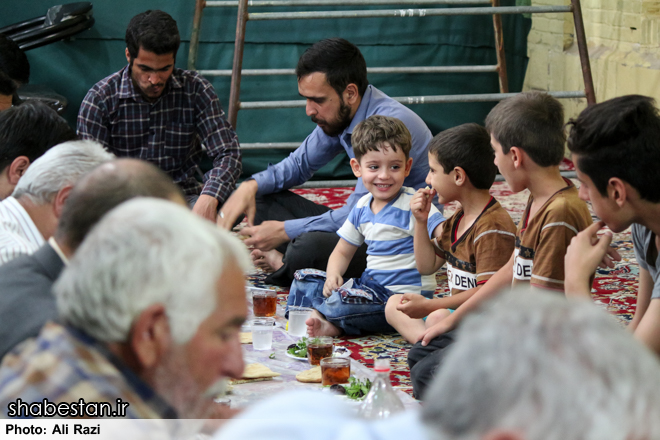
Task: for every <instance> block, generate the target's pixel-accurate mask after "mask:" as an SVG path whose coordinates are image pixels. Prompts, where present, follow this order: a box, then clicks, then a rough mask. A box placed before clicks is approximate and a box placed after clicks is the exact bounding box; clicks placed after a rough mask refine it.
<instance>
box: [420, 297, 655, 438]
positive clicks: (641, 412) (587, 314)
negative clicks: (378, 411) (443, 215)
mask: <svg viewBox="0 0 660 440" xmlns="http://www.w3.org/2000/svg"><path fill="white" fill-rule="evenodd" d="M501 296H502V298H499V299H497V300H495V301H494V302H493V303H490V304H489V305H488V306H487V307H486V308H485V310H483V311H482V312H481V313H479V314H477V315H476V316H471V317H469V318H468V319H466V320H465V322H464V324H463V325H462V326H461V328H460V330H459V333H458V338H457V342H456V343H455V344H454V346H453V347H451V348H450V349H449V350H450V351H449V352H448V354H447V357H446V358H445V359H444V361H443V363H442V365H441V366H440V367H439V369H438V375H437V377H436V378H435V380H434V382H433V384H432V385H431V387H430V388H429V390H428V392H427V394H426V397H427V401H426V402H425V405H424V408H423V420H424V423H425V425H426V426H427V428H429V429H430V430H431V432H432V433H433V434H434V435H435V436H437V437H439V438H443V439H480V438H482V436H483V435H484V434H486V433H487V432H488V431H489V430H491V429H510V430H514V431H517V432H519V433H522V434H523V437H524V438H526V439H529V440H540V439H544V440H560V439H561V440H573V439H574V440H578V439H579V440H602V439H608V440H626V439H642V438H644V439H646V438H648V439H650V438H660V421H658V417H657V415H658V413H660V364H659V363H658V359H657V358H656V357H655V356H654V355H653V354H652V353H651V352H650V351H649V350H648V349H647V348H646V347H644V346H642V344H641V343H639V342H638V341H636V340H635V339H634V338H633V337H632V335H631V334H630V333H629V332H627V331H625V330H624V329H623V328H622V327H621V326H620V325H618V324H617V323H616V322H615V319H614V318H613V317H611V316H609V315H608V314H607V313H605V312H604V311H602V310H600V309H598V308H597V307H594V305H593V304H590V302H589V301H567V300H566V299H565V298H563V297H558V296H557V295H556V294H549V293H540V292H532V291H529V290H522V291H521V290H514V291H513V292H511V293H507V294H502V295H501Z"/></svg>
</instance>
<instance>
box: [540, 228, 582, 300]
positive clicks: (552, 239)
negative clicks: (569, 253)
mask: <svg viewBox="0 0 660 440" xmlns="http://www.w3.org/2000/svg"><path fill="white" fill-rule="evenodd" d="M572 223H573V222H565V221H558V222H549V223H547V224H545V225H544V226H543V229H542V230H541V237H540V241H539V244H538V245H537V247H536V249H535V252H534V267H533V268H532V277H531V279H530V283H531V284H533V285H535V286H539V287H544V288H547V289H553V290H561V291H563V290H564V256H565V255H566V249H567V248H568V245H569V244H570V243H571V239H572V238H573V237H575V236H576V235H577V233H578V232H579V230H578V228H577V227H576V226H575V225H573V224H572Z"/></svg>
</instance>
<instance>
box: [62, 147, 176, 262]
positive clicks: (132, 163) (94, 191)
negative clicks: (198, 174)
mask: <svg viewBox="0 0 660 440" xmlns="http://www.w3.org/2000/svg"><path fill="white" fill-rule="evenodd" d="M134 197H156V198H160V199H168V200H171V201H173V202H176V203H179V204H181V205H184V206H185V199H184V197H183V193H182V192H181V190H180V189H179V187H177V186H176V185H175V184H174V183H172V179H171V178H170V177H169V176H168V175H167V174H165V173H164V172H163V171H161V170H160V169H159V168H157V167H156V166H154V165H151V164H150V163H148V162H144V161H140V160H137V159H118V160H114V161H111V162H108V163H105V164H103V165H100V166H98V167H97V168H95V169H94V170H92V171H91V172H90V173H89V174H87V175H86V176H85V177H83V178H82V179H81V180H80V181H79V182H78V183H77V184H76V185H75V186H74V188H73V189H72V190H71V193H70V194H69V197H68V199H67V201H66V203H65V204H64V208H63V209H62V215H61V217H60V221H59V224H58V228H57V231H56V233H55V239H56V240H57V242H58V243H59V244H60V245H63V246H64V247H66V248H68V249H69V250H70V251H71V252H73V251H75V249H76V248H77V247H78V246H79V245H80V243H81V242H82V241H83V239H84V238H85V235H87V233H88V232H89V230H90V229H91V228H92V227H93V226H94V225H95V224H96V223H97V222H98V221H99V220H100V219H101V217H103V216H104V215H105V214H106V213H107V212H108V211H110V210H111V209H112V208H114V207H115V206H117V205H119V204H121V203H122V202H124V201H126V200H128V199H132V198H134Z"/></svg>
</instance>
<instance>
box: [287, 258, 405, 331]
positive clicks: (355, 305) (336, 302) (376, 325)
mask: <svg viewBox="0 0 660 440" xmlns="http://www.w3.org/2000/svg"><path fill="white" fill-rule="evenodd" d="M352 280H353V286H352V288H351V289H339V290H336V291H334V292H332V295H330V297H329V298H326V297H324V296H323V285H324V284H325V272H323V271H320V270H313V269H312V270H310V269H305V270H299V271H297V272H296V274H295V279H294V281H293V284H291V290H290V291H289V298H288V302H287V314H288V306H294V305H295V306H304V307H312V308H314V309H316V310H318V311H319V312H320V313H321V314H322V315H323V316H325V319H327V320H328V321H329V322H331V323H332V324H333V325H335V326H337V327H339V328H341V329H342V330H344V332H345V333H346V334H348V335H362V334H368V333H386V332H393V331H394V329H393V328H392V326H390V325H389V324H388V323H387V320H386V319H385V304H387V300H388V299H389V297H390V296H392V295H394V293H395V292H392V291H391V290H389V289H387V288H385V287H383V286H381V285H380V284H378V283H377V282H376V281H374V280H373V279H366V280H363V279H361V278H360V279H358V278H352ZM351 290H358V291H362V292H360V293H358V294H357V295H352V293H353V292H351ZM365 293H366V294H365ZM369 297H370V299H369Z"/></svg>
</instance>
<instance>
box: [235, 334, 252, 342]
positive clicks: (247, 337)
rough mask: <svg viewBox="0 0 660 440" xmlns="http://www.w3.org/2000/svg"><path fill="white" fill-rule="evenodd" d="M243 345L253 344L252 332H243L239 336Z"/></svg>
mask: <svg viewBox="0 0 660 440" xmlns="http://www.w3.org/2000/svg"><path fill="white" fill-rule="evenodd" d="M238 337H239V338H240V340H241V344H252V332H241V333H240V335H239V336H238Z"/></svg>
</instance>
